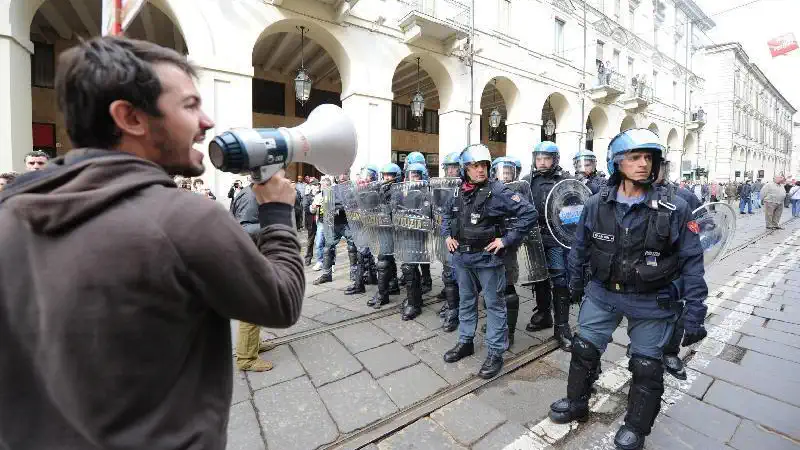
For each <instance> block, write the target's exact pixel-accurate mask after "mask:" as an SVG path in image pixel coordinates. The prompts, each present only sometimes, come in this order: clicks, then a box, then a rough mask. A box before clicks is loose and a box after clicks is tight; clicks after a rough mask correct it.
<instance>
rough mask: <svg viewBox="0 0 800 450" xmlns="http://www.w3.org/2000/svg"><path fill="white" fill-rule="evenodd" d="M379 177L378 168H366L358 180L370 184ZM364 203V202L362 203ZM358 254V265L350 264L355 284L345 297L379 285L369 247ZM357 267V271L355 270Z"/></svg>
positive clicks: (360, 250) (365, 247)
mask: <svg viewBox="0 0 800 450" xmlns="http://www.w3.org/2000/svg"><path fill="white" fill-rule="evenodd" d="M377 176H378V169H377V167H374V166H371V167H365V168H364V169H362V175H361V179H360V180H358V184H359V185H364V184H368V183H370V182H374V181H376V179H377ZM355 195H368V193H359V194H355ZM362 203H363V202H362ZM357 250H358V254H357V255H356V264H355V265H353V263H352V260H351V262H350V267H351V269H350V270H351V271H354V273H353V274H352V278H353V284H352V285H350V286H348V287H347V288H346V289H345V290H344V295H355V294H363V293H365V292H366V288H365V287H364V286H365V285H367V284H377V283H378V275H377V268H376V266H375V258H374V257H373V255H372V251H371V250H370V248H369V246H366V245H365V246H364V247H362V248H358V249H357ZM353 267H355V269H353Z"/></svg>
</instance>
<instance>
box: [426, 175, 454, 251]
mask: <svg viewBox="0 0 800 450" xmlns="http://www.w3.org/2000/svg"><path fill="white" fill-rule="evenodd" d="M460 185H461V179H460V178H431V180H430V181H429V186H430V188H431V204H432V212H433V230H432V232H431V233H432V237H431V239H432V241H433V247H434V254H435V255H436V259H438V260H439V262H440V263H442V264H448V265H449V264H450V263H449V262H448V257H449V256H450V251H449V250H448V249H447V244H446V243H445V240H446V239H447V237H446V236H443V235H442V222H443V219H444V211H445V206H446V205H447V202H448V201H449V200H450V199H451V198H454V197H455V196H456V194H457V193H458V188H459V186H460Z"/></svg>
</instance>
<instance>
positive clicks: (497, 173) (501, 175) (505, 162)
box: [490, 156, 518, 183]
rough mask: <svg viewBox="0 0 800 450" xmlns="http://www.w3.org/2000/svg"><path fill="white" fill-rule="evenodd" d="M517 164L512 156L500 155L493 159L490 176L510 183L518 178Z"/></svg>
mask: <svg viewBox="0 0 800 450" xmlns="http://www.w3.org/2000/svg"><path fill="white" fill-rule="evenodd" d="M517 175H518V173H517V165H516V164H514V161H513V160H512V159H511V158H508V157H505V156H500V157H497V158H495V159H494V161H492V171H491V174H490V177H492V178H493V179H496V180H499V181H502V182H503V183H510V182H512V181H516V180H517Z"/></svg>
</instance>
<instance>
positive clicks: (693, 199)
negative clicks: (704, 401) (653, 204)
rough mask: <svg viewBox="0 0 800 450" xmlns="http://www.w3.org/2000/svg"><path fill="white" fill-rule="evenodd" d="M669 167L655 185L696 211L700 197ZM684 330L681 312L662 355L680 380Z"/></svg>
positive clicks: (665, 163) (666, 366)
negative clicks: (672, 174)
mask: <svg viewBox="0 0 800 450" xmlns="http://www.w3.org/2000/svg"><path fill="white" fill-rule="evenodd" d="M669 169H670V163H669V161H667V160H666V159H664V160H663V161H662V162H661V170H660V171H659V172H658V178H657V179H656V182H655V186H656V187H659V188H661V189H667V190H670V191H671V195H677V196H678V197H680V198H682V199H683V200H684V201H686V203H687V204H688V205H689V210H690V211H694V210H696V209H697V208H699V207H701V206H702V204H701V203H700V199H698V198H697V196H696V195H694V194H692V193H691V192H689V190H688V189H686V188H682V187H680V186H679V185H678V184H677V183H675V182H672V181H669ZM683 331H684V325H683V314H681V315H679V316H678V320H677V322H675V328H674V330H673V332H672V336H671V337H670V339H669V341H668V342H667V345H665V346H664V356H663V357H662V361H663V363H664V370H666V371H667V373H668V374H670V375H672V376H673V377H675V378H677V379H679V380H685V379H686V369H685V368H684V366H683V360H682V359H681V358H680V357H679V356H678V352H680V349H681V340H682V339H683Z"/></svg>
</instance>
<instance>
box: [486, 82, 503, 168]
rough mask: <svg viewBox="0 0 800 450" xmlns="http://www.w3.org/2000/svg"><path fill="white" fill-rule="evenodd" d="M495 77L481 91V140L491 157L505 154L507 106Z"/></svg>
mask: <svg viewBox="0 0 800 450" xmlns="http://www.w3.org/2000/svg"><path fill="white" fill-rule="evenodd" d="M497 83H498V80H497V79H496V78H495V79H493V80H491V81H490V82H488V83H486V86H484V88H483V92H482V93H481V124H480V127H481V131H480V133H481V142H482V143H483V144H485V145H486V146H488V147H489V152H490V153H491V155H492V158H493V159H494V158H497V157H498V156H506V142H507V130H506V119H507V118H508V107H507V106H506V101H505V97H504V96H503V94H502V93H501V92H500V89H498V87H497Z"/></svg>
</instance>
